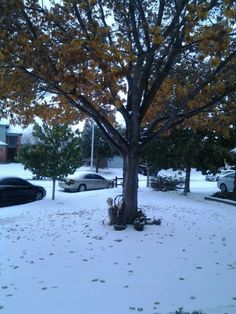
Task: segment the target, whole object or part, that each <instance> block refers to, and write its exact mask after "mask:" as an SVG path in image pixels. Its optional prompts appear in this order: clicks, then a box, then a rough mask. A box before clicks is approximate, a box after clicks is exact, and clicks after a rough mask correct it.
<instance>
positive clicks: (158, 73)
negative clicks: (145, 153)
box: [0, 0, 236, 220]
mask: <svg viewBox="0 0 236 314" xmlns="http://www.w3.org/2000/svg"><path fill="white" fill-rule="evenodd" d="M41 4H42V2H41V1H37V0H25V1H23V0H2V1H1V3H0V23H1V25H0V26H1V27H0V45H1V53H0V99H1V114H2V115H3V114H8V115H9V114H10V115H11V116H12V117H13V118H15V119H16V120H17V118H19V119H20V120H21V121H22V122H24V123H26V124H27V123H29V122H30V121H31V119H32V117H33V116H34V115H38V116H41V117H43V118H46V119H47V120H48V121H51V120H52V121H55V120H58V121H60V122H63V121H67V120H68V119H70V121H76V120H77V119H80V118H83V117H84V116H89V117H91V118H93V119H94V121H95V122H96V124H97V125H98V126H99V128H100V129H101V130H102V132H103V133H104V135H105V136H106V137H107V139H108V140H109V141H110V142H111V143H112V144H113V145H114V146H115V147H116V149H117V150H118V151H119V152H120V153H121V155H122V156H123V160H124V197H125V203H124V204H125V208H127V210H128V208H132V209H129V211H130V210H131V212H132V213H131V212H129V216H130V217H131V216H134V213H135V211H136V209H137V187H136V181H137V165H138V155H139V153H140V151H141V150H143V149H144V148H145V146H146V145H147V144H148V142H149V141H151V140H152V139H153V138H154V137H156V136H159V135H161V134H163V133H164V132H167V131H168V130H170V129H171V128H173V127H175V126H176V125H179V124H181V123H182V122H183V121H184V120H185V119H190V118H191V123H192V124H193V125H199V124H202V123H203V122H204V121H206V119H209V117H210V118H211V119H212V118H213V117H214V116H218V117H221V118H224V115H219V112H222V105H221V104H222V102H223V103H224V110H226V109H227V108H230V111H232V110H234V111H235V97H234V96H232V95H233V93H235V89H236V83H235V75H236V74H235V73H236V71H235V66H236V65H235V59H236V51H235V27H234V23H235V16H236V11H235V7H234V6H233V5H234V1H232V0H223V1H222V0H211V1H210V0H209V1H201V0H180V1H174V0H173V1H166V0H121V1H120V0H87V1H82V0H80V1H79V0H64V1H60V3H55V2H53V1H52V3H51V4H52V5H51V7H50V8H46V7H42V6H41ZM48 94H50V95H53V96H52V97H51V98H50V99H47V97H46V96H47V95H48ZM209 111H210V112H211V114H210V115H209ZM117 112H119V113H120V114H121V115H122V117H123V119H124V124H125V129H126V132H125V136H123V134H121V133H120V132H119V130H117V128H116V127H115V125H114V122H115V114H116V113H117ZM199 114H200V116H199ZM125 211H126V210H125ZM129 220H130V219H129Z"/></svg>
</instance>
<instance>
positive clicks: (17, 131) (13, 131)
mask: <svg viewBox="0 0 236 314" xmlns="http://www.w3.org/2000/svg"><path fill="white" fill-rule="evenodd" d="M7 134H8V135H22V128H21V127H19V126H12V125H9V126H8V128H7Z"/></svg>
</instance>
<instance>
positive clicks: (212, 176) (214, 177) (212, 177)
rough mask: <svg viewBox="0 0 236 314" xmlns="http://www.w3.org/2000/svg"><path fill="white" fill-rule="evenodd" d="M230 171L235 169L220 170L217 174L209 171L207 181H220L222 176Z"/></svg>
mask: <svg viewBox="0 0 236 314" xmlns="http://www.w3.org/2000/svg"><path fill="white" fill-rule="evenodd" d="M228 173H234V170H232V169H227V170H220V171H218V172H217V173H216V174H213V173H211V172H209V173H207V175H206V178H205V179H206V180H207V181H218V180H219V178H220V177H221V176H223V175H225V174H228Z"/></svg>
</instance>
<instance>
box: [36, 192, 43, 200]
mask: <svg viewBox="0 0 236 314" xmlns="http://www.w3.org/2000/svg"><path fill="white" fill-rule="evenodd" d="M42 198H43V193H42V192H41V191H37V192H36V194H35V198H34V199H35V201H40V200H41V199H42Z"/></svg>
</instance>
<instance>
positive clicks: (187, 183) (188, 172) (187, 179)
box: [184, 165, 191, 193]
mask: <svg viewBox="0 0 236 314" xmlns="http://www.w3.org/2000/svg"><path fill="white" fill-rule="evenodd" d="M190 175H191V167H190V166H189V165H188V166H187V167H186V176H185V182H184V193H189V192H190Z"/></svg>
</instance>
